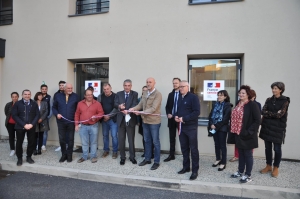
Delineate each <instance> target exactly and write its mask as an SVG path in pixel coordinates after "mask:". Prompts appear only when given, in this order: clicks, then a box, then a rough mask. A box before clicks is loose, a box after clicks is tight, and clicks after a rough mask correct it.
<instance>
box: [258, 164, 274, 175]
mask: <svg viewBox="0 0 300 199" xmlns="http://www.w3.org/2000/svg"><path fill="white" fill-rule="evenodd" d="M269 171H272V166H271V165H268V164H267V165H266V167H265V168H264V169H262V170H260V173H262V174H266V173H268V172H269Z"/></svg>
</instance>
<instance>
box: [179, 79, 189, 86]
mask: <svg viewBox="0 0 300 199" xmlns="http://www.w3.org/2000/svg"><path fill="white" fill-rule="evenodd" d="M182 82H185V83H187V85H188V86H189V85H190V83H189V81H187V80H181V82H180V83H182Z"/></svg>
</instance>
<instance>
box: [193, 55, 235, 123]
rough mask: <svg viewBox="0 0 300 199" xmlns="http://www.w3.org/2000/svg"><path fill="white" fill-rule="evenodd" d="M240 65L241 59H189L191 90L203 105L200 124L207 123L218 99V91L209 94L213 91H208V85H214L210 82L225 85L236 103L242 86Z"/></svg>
mask: <svg viewBox="0 0 300 199" xmlns="http://www.w3.org/2000/svg"><path fill="white" fill-rule="evenodd" d="M239 66H240V59H190V60H189V81H190V91H191V92H193V93H195V94H196V95H197V96H198V98H199V101H200V107H201V113H200V115H199V125H207V122H208V116H209V113H210V111H211V109H212V107H213V104H214V103H215V102H216V100H217V97H216V93H215V94H211V95H210V94H209V93H211V92H209V91H208V87H209V86H210V85H212V84H211V83H209V82H214V83H213V87H219V86H221V87H222V86H224V90H227V92H228V94H229V97H230V102H231V103H232V104H233V105H235V103H236V101H237V91H238V87H239V86H240V85H239V84H240V69H239V68H240V67H239ZM207 80H209V81H207ZM214 80H218V81H214ZM218 82H219V83H218ZM204 88H206V90H204ZM209 97H213V98H209ZM214 97H215V98H214ZM210 99H211V100H210Z"/></svg>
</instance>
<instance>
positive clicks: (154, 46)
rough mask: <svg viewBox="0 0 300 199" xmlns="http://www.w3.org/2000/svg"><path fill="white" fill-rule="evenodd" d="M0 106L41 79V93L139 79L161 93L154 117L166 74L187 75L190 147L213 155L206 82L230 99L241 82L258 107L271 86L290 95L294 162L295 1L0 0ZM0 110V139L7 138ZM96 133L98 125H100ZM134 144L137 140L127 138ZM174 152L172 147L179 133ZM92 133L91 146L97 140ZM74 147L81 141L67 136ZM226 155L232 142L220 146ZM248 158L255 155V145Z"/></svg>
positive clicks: (289, 152) (138, 84)
mask: <svg viewBox="0 0 300 199" xmlns="http://www.w3.org/2000/svg"><path fill="white" fill-rule="evenodd" d="M0 2H1V7H0V38H2V39H4V40H5V56H2V57H1V58H0V77H1V80H0V82H1V85H0V107H1V109H2V110H3V109H4V106H5V104H6V103H7V102H9V101H10V93H11V92H13V91H17V92H19V93H21V92H22V90H23V89H25V88H27V89H30V90H31V91H32V95H34V94H35V92H37V91H39V87H40V85H41V84H42V83H43V81H44V82H45V83H46V84H47V85H48V87H49V92H48V93H49V94H50V95H52V96H53V94H54V93H55V92H56V91H57V90H58V82H59V81H60V80H65V81H67V82H69V83H72V84H73V85H74V91H75V92H77V93H78V94H79V95H80V96H81V97H82V96H83V90H84V88H85V81H86V80H99V81H101V83H104V82H109V83H110V84H111V85H112V88H113V91H114V92H117V91H120V90H122V89H123V87H122V84H123V81H124V80H125V79H128V78H129V79H131V80H132V81H133V90H135V91H137V92H139V94H141V90H142V87H143V86H144V85H145V82H146V78H147V77H150V76H151V77H154V78H155V79H156V88H157V89H158V90H160V91H161V92H162V95H163V102H162V108H161V109H162V110H161V111H162V113H165V104H166V101H167V96H168V93H169V92H171V91H172V79H173V77H179V78H181V79H186V80H189V81H190V86H191V90H192V91H193V92H194V93H195V94H197V95H198V97H199V100H200V103H201V114H200V116H199V136H198V140H199V152H200V153H201V154H210V155H213V154H214V142H213V139H212V138H210V137H208V136H207V129H206V126H205V124H206V121H207V117H208V112H209V111H210V109H211V107H212V104H213V102H214V100H215V99H213V98H212V99H211V100H210V99H208V98H207V97H208V96H205V95H206V94H207V93H206V94H205V90H204V88H205V86H207V85H206V82H205V81H204V80H217V81H220V82H221V83H223V84H224V87H225V89H226V90H228V91H229V94H230V97H231V99H232V100H231V101H232V103H235V102H236V100H237V93H236V92H237V90H238V87H239V86H240V85H242V84H247V85H250V86H251V87H252V88H253V89H254V90H255V91H256V93H257V101H259V102H260V103H261V104H262V105H263V104H264V102H265V100H266V98H267V97H270V96H272V92H271V88H270V85H271V84H272V83H273V82H275V81H282V82H284V83H285V84H286V91H285V93H284V95H286V96H289V97H290V98H291V104H290V108H289V116H288V127H287V134H286V140H285V144H284V145H283V158H291V159H300V155H299V153H295V152H294V151H295V149H296V148H297V147H298V145H299V144H298V142H299V140H300V134H299V133H298V132H297V130H295V129H297V122H298V120H299V119H298V117H297V112H299V107H297V105H296V103H295V101H296V99H297V98H298V97H299V96H300V94H299V92H297V91H295V92H294V91H293V90H294V89H295V88H296V85H298V84H300V78H299V72H300V69H299V67H298V66H297V62H298V58H299V55H300V54H299V53H300V37H299V35H300V22H299V19H300V12H299V9H300V2H299V1H298V0H289V1H284V0H277V1H274V0H261V1H253V0H238V1H234V0H233V1H227V0H213V1H210V0H163V1H159V0H151V1H141V0H126V1H123V0H114V1H109V0H81V1H80V0H64V1H61V0H51V1H46V0H42V1H33V0H26V1H23V0H0ZM4 120H5V116H4V114H3V113H2V114H0V121H2V122H1V125H0V135H1V136H7V135H8V134H7V131H6V129H5V126H4ZM50 124H51V130H50V131H49V134H48V135H49V136H48V140H49V142H48V143H49V144H58V134H57V126H56V121H55V118H54V117H52V118H51V120H50ZM100 129H101V128H100ZM135 139H136V140H135V141H136V142H135V143H136V147H137V148H142V140H141V139H142V137H141V136H140V135H139V134H136V138H135ZM160 139H161V143H162V147H161V148H162V150H166V151H167V150H169V133H168V128H167V119H166V118H163V119H162V125H161V129H160ZM176 142H177V145H176V150H177V151H178V152H180V146H179V141H178V139H177V140H176ZM102 143H103V142H102V133H101V130H100V133H99V146H100V147H101V146H102ZM75 145H80V138H79V135H78V134H75ZM228 153H229V155H232V154H233V147H232V146H230V145H229V146H228ZM254 156H259V157H264V144H263V141H262V140H259V148H258V149H255V151H254Z"/></svg>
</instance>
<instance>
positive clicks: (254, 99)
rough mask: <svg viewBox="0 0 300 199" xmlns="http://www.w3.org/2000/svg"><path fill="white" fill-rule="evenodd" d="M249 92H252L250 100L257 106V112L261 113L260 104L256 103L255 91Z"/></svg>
mask: <svg viewBox="0 0 300 199" xmlns="http://www.w3.org/2000/svg"><path fill="white" fill-rule="evenodd" d="M251 92H252V99H251V100H252V101H253V102H255V103H256V104H257V106H258V108H259V110H260V111H261V104H260V103H259V102H258V101H256V92H255V90H252V89H251Z"/></svg>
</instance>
